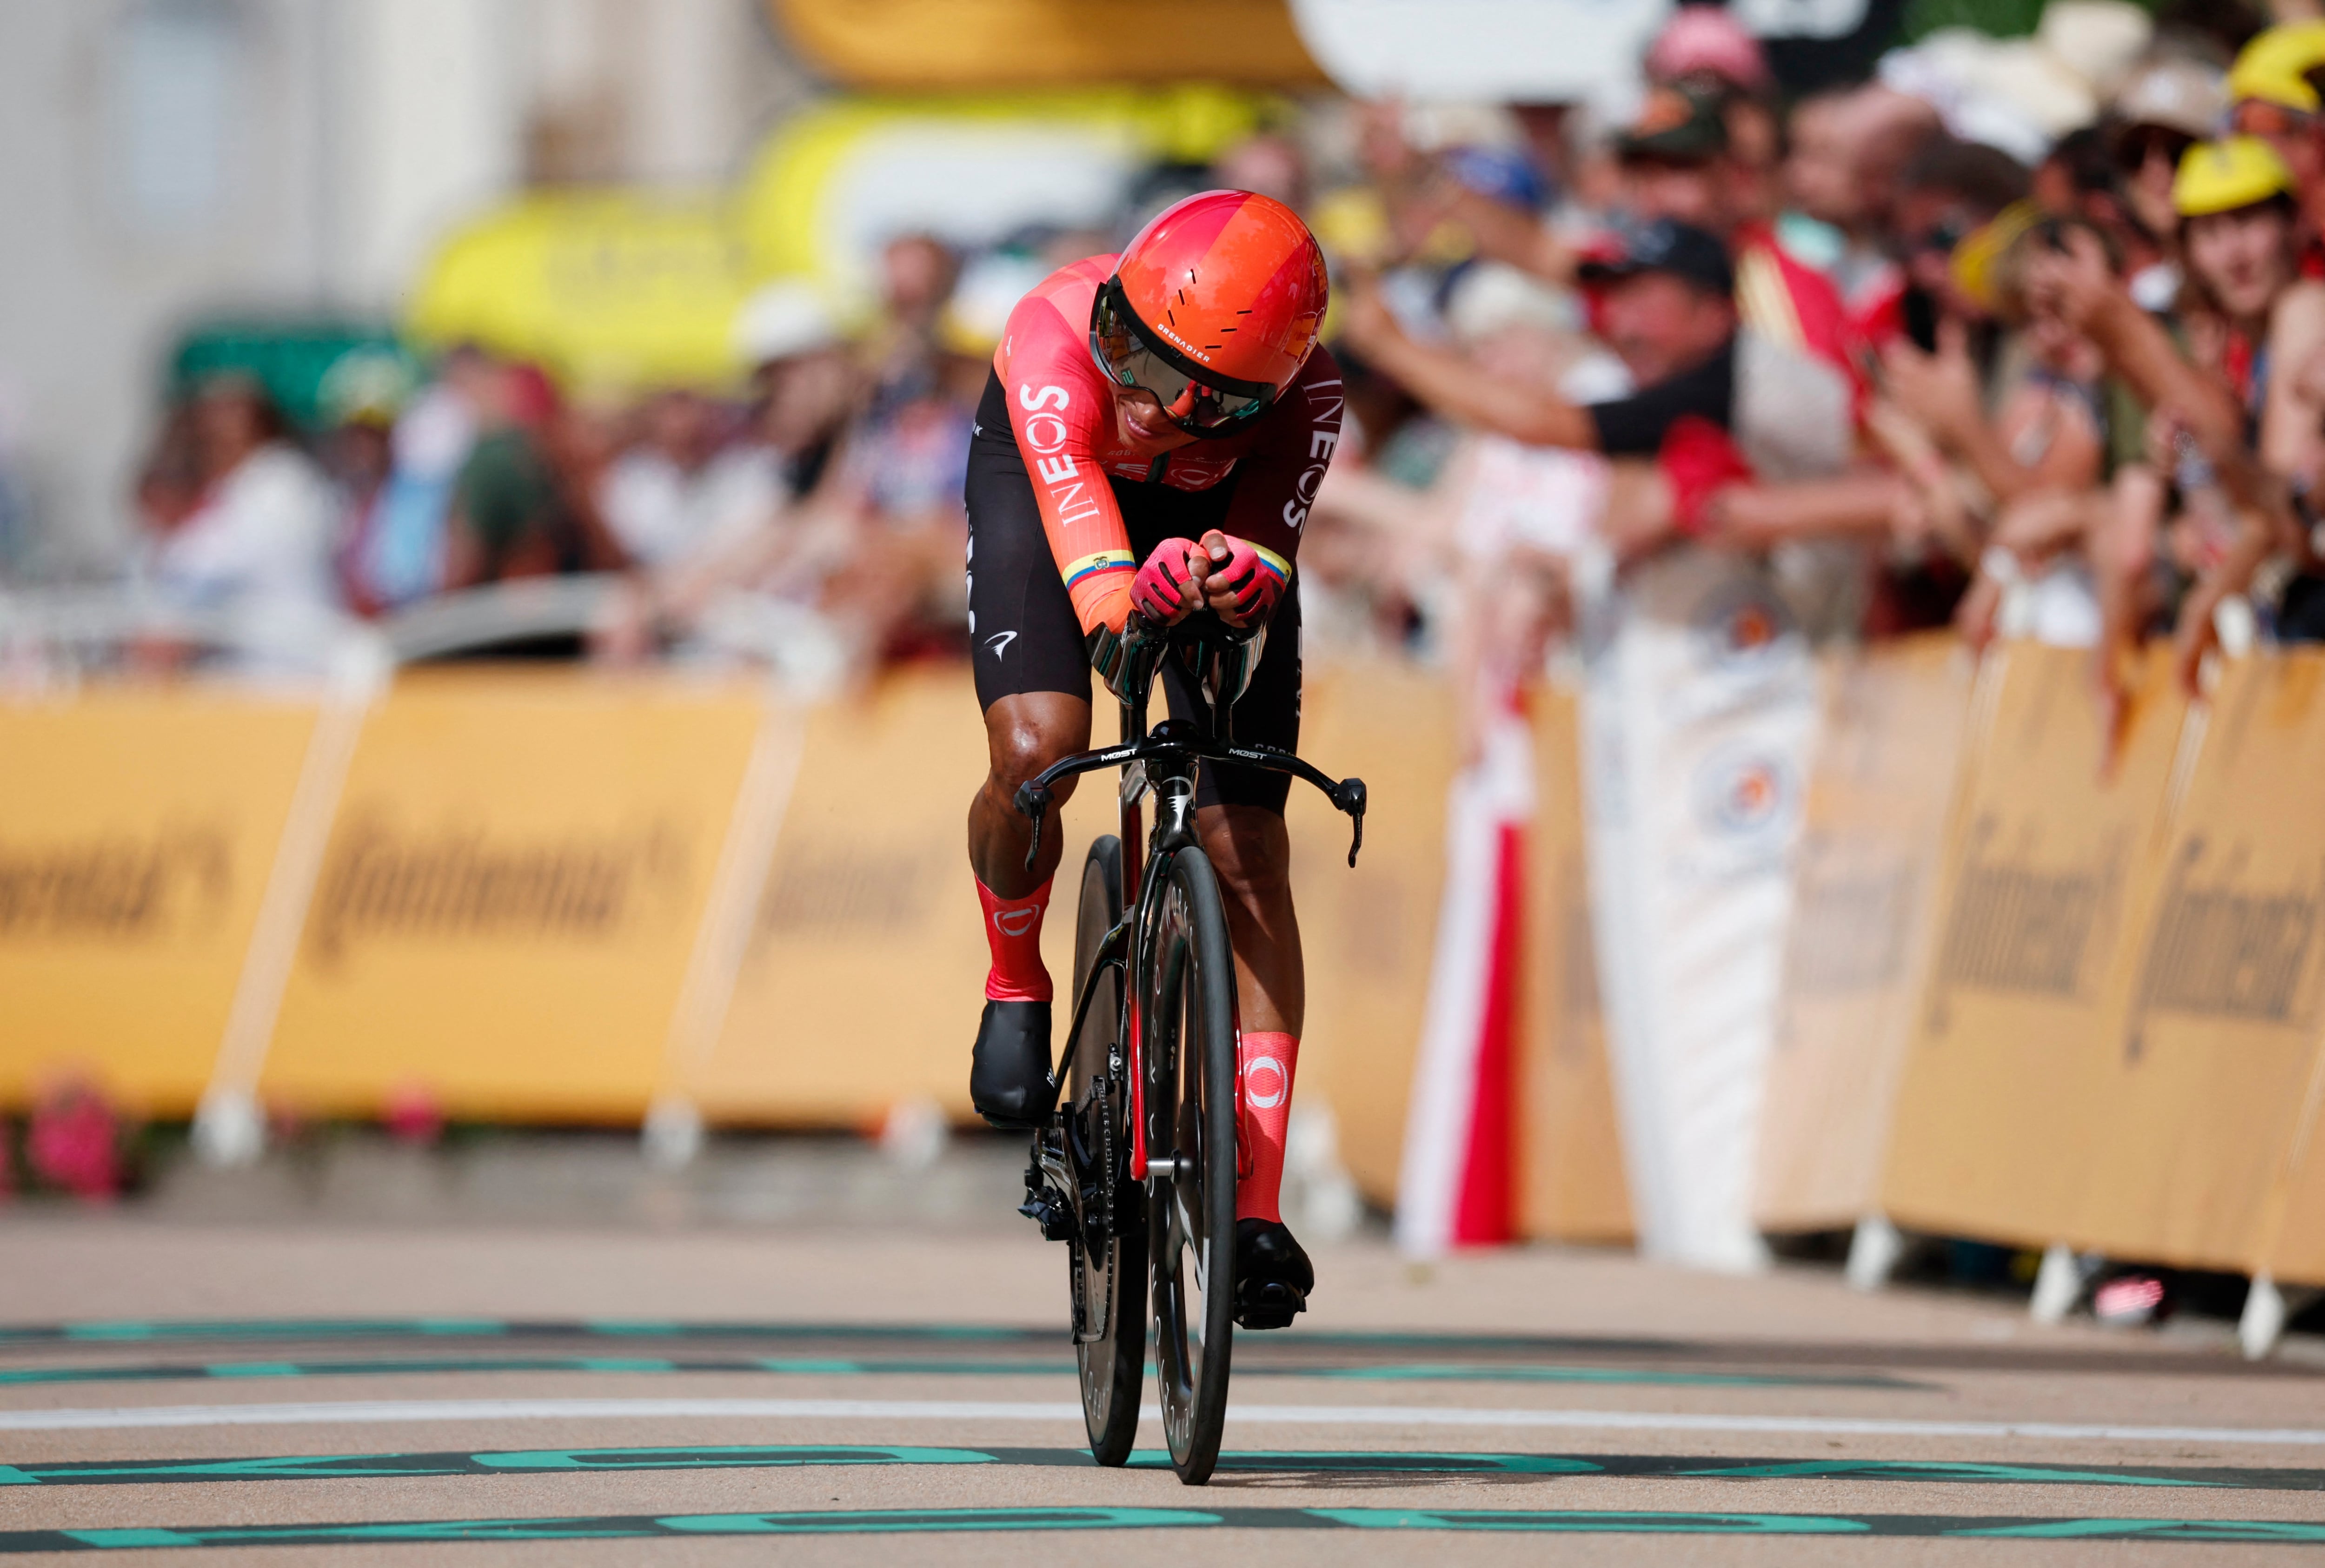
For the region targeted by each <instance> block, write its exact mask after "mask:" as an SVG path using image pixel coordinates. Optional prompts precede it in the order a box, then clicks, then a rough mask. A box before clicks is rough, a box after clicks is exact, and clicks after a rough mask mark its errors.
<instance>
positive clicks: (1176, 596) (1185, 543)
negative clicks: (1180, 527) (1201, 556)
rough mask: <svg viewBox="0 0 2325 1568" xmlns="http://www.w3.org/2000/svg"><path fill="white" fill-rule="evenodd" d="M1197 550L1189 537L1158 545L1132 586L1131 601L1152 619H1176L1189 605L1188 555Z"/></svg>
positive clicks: (1171, 620) (1139, 569) (1140, 568)
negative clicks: (1186, 587) (1187, 584)
mask: <svg viewBox="0 0 2325 1568" xmlns="http://www.w3.org/2000/svg"><path fill="white" fill-rule="evenodd" d="M1195 549H1196V545H1195V541H1194V540H1190V539H1166V540H1163V542H1162V543H1161V544H1158V545H1156V546H1155V547H1154V553H1153V554H1152V555H1150V556H1148V557H1147V558H1146V564H1145V565H1144V566H1143V567H1139V568H1138V576H1137V577H1136V578H1135V580H1134V581H1133V582H1132V583H1131V585H1130V602H1131V603H1132V604H1135V605H1137V606H1138V608H1139V609H1140V611H1142V612H1143V613H1145V614H1146V615H1147V616H1148V617H1149V618H1151V619H1153V620H1156V621H1160V622H1163V623H1165V624H1168V623H1171V622H1173V621H1176V620H1177V619H1178V618H1179V616H1180V614H1181V612H1182V611H1183V610H1184V609H1185V608H1186V603H1187V602H1186V598H1185V595H1184V592H1183V585H1184V584H1185V583H1186V582H1187V580H1188V577H1189V576H1190V573H1189V572H1188V570H1187V558H1188V557H1189V556H1191V555H1193V554H1194V553H1195Z"/></svg>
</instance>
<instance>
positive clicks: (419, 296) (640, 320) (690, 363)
mask: <svg viewBox="0 0 2325 1568" xmlns="http://www.w3.org/2000/svg"><path fill="white" fill-rule="evenodd" d="M753 281H755V278H754V276H753V275H752V273H751V272H750V269H749V268H748V266H747V265H746V247H745V244H744V241H743V236H742V231H741V230H740V228H739V227H737V226H736V225H735V224H734V223H733V222H732V221H731V220H730V216H729V213H728V209H727V202H726V201H725V200H724V199H723V198H668V197H660V196H655V195H653V194H649V193H645V192H639V191H621V190H614V191H588V192H536V193H534V194H532V195H529V196H525V197H522V198H518V199H517V200H515V201H513V202H511V203H509V204H508V205H507V206H505V207H504V208H500V209H499V210H497V211H495V212H491V213H488V214H486V216H484V217H480V218H477V220H475V221H474V222H472V223H469V224H468V225H467V226H464V227H462V228H461V229H459V231H458V232H457V233H455V234H454V235H452V237H451V238H450V239H449V240H447V241H446V242H445V244H443V246H442V247H441V248H440V250H439V251H438V252H437V253H436V254H435V255H434V256H433V257H432V258H431V260H430V262H429V264H428V268H427V271H426V272H424V273H423V274H422V275H421V280H420V284H419V287H418V288H417V289H416V290H415V291H413V296H412V308H411V312H410V317H409V325H410V327H411V329H412V333H413V334H414V335H415V336H416V337H420V338H421V339H422V340H423V341H425V342H428V343H431V344H434V345H436V346H448V345H450V344H454V343H459V342H462V341H464V340H473V341H475V342H477V343H481V344H483V345H484V346H486V347H488V348H491V349H493V350H494V351H496V353H500V354H503V355H508V356H510V357H512V358H514V359H521V360H531V361H533V362H536V363H538V364H542V366H544V367H546V368H547V369H548V370H549V371H551V373H552V374H556V375H557V376H559V377H560V378H561V379H562V380H564V381H565V382H566V383H567V384H568V385H569V386H576V387H579V388H582V389H588V388H591V387H636V386H663V385H681V386H694V387H700V388H705V389H712V390H715V389H718V388H720V387H723V386H726V385H728V384H730V383H733V382H734V381H735V380H736V378H737V377H738V376H739V375H740V374H742V372H743V370H744V368H745V367H744V365H743V364H741V362H740V361H739V360H738V359H737V357H736V350H735V338H734V332H735V317H736V311H737V310H738V309H741V307H742V303H743V300H744V299H745V297H746V295H747V294H748V292H749V291H750V285H751V284H752V282H753Z"/></svg>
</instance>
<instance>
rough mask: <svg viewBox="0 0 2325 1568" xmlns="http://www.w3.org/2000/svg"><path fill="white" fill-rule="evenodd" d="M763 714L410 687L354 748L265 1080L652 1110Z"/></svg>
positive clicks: (527, 690)
mask: <svg viewBox="0 0 2325 1568" xmlns="http://www.w3.org/2000/svg"><path fill="white" fill-rule="evenodd" d="M763 712H764V705H763V703H762V702H761V701H760V699H759V697H758V696H757V694H756V692H755V690H754V689H752V688H748V687H743V686H740V685H720V686H706V685H703V684H700V683H690V682H687V681H685V680H682V679H679V678H650V679H649V678H639V679H613V678H602V677H600V678H588V679H579V680H577V679H576V678H574V677H573V676H572V675H571V674H570V673H569V672H565V671H558V670H542V671H538V672H534V671H508V672H497V671H496V672H483V671H473V670H464V671H446V672H443V673H440V674H427V675H421V676H418V677H413V678H407V679H404V680H403V681H401V682H399V683H398V684H397V686H396V687H395V688H394V691H393V692H391V693H390V695H389V696H387V697H386V698H385V699H384V701H383V702H382V703H381V704H380V705H379V706H378V707H377V708H376V709H375V710H374V712H373V713H372V715H370V717H369V719H368V720H367V722H366V725H365V728H364V732H363V735H362V738H361V740H360V741H359V742H358V743H357V750H356V755H355V760H354V762H353V764H352V766H351V768H350V770H349V774H348V778H347V786H346V789H345V792H344V795H343V797H342V798H341V802H340V807H339V812H338V820H337V822H336V823H335V825H334V826H333V829H332V833H331V838H330V844H329V849H328V851H327V853H326V855H325V858H324V863H323V868H322V872H321V876H320V880H319V881H318V883H317V886H316V889H315V893H314V899H313V902H312V904H311V905H310V909H309V911H308V918H307V927H306V930H305V932H304V934H303V936H302V937H301V944H300V948H299V954H298V959H297V963H296V965H295V967H294V968H293V970H292V976H291V981H290V985H289V988H288V990H287V992H286V993H285V996H284V998H283V1011H282V1017H281V1020H280V1023H279V1024H278V1026H277V1028H276V1031H275V1036H274V1040H273V1047H272V1049H271V1050H270V1052H269V1054H268V1056H267V1059H266V1065H265V1071H264V1076H263V1078H262V1080H261V1085H262V1092H263V1093H264V1095H265V1096H266V1097H267V1098H268V1099H269V1100H273V1101H278V1102H286V1103H289V1104H292V1105H294V1106H297V1107H300V1108H301V1109H304V1110H308V1111H315V1112H322V1113H329V1114H367V1113H371V1112H374V1111H377V1110H378V1109H379V1107H380V1106H381V1105H382V1104H383V1103H384V1102H386V1101H387V1100H388V1099H389V1098H390V1097H392V1096H394V1095H395V1094H397V1093H404V1092H412V1091H417V1092H421V1093H427V1094H429V1095H431V1096H432V1097H433V1098H434V1099H436V1100H437V1101H438V1102H440V1104H441V1105H442V1106H443V1107H444V1108H445V1109H446V1110H447V1111H449V1112H451V1113H452V1114H455V1115H458V1116H464V1117H476V1118H481V1119H504V1120H512V1121H528V1120H530V1121H560V1120H575V1121H636V1120H637V1119H638V1118H639V1117H640V1116H641V1115H643V1114H644V1110H645V1107H646V1104H647V1101H648V1099H649V1097H650V1096H651V1094H652V1093H653V1090H654V1088H655V1086H656V1084H657V1083H658V1081H659V1075H660V1070H661V1065H662V1058H663V1052H664V1045H665V1041H666V1039H667V1037H668V1035H669V1031H670V1028H671V1020H672V1009H673V1006H674V1004H675V1001H676V999H677V995H678V992H679V988H680V985H681V981H682V979H683V977H684V974H685V973H686V970H687V966H688V963H689V960H690V956H691V955H692V954H693V951H694V947H695V941H696V936H697V931H698V928H699V925H700V923H701V918H702V912H703V908H704V901H705V898H706V895H707V890H708V888H709V882H710V880H711V873H712V868H713V865H714V863H715V862H716V860H717V857H718V853H719V848H720V845H721V844H722V842H723V841H724V838H725V836H726V834H727V827H728V823H729V820H730V818H731V817H732V816H733V814H734V811H735V807H736V793H737V790H738V789H739V787H740V785H741V782H742V779H743V773H744V768H745V764H746V761H747V759H748V757H749V754H750V751H751V745H752V741H753V738H754V736H755V733H756V732H757V729H758V725H759V724H760V721H761V715H762V714H763Z"/></svg>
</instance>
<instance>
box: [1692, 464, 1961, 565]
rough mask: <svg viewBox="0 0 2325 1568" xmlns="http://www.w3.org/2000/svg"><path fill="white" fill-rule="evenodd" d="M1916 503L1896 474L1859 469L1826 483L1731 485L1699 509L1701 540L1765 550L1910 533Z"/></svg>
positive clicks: (1821, 480) (1823, 480)
mask: <svg viewBox="0 0 2325 1568" xmlns="http://www.w3.org/2000/svg"><path fill="white" fill-rule="evenodd" d="M1918 504H1919V503H1918V499H1917V497H1916V496H1915V494H1914V492H1913V486H1912V485H1911V484H1908V483H1907V482H1906V481H1905V480H1904V478H1903V477H1901V476H1900V475H1895V474H1892V473H1889V472H1887V471H1885V470H1882V469H1869V468H1868V469H1865V470H1862V471H1860V472H1857V473H1854V474H1841V475H1835V476H1833V477H1832V478H1829V479H1796V480H1792V481H1791V482H1789V483H1786V484H1731V485H1729V486H1728V488H1727V489H1725V490H1722V491H1720V492H1719V493H1717V494H1715V495H1714V496H1712V498H1711V499H1710V501H1709V503H1707V504H1706V505H1705V508H1704V513H1703V521H1704V524H1705V535H1704V537H1705V540H1706V542H1708V543H1712V544H1723V545H1728V546H1732V547H1734V548H1736V549H1755V550H1756V549H1772V548H1774V546H1776V545H1780V544H1786V543H1789V542H1792V541H1793V540H1811V539H1876V538H1885V537H1887V536H1888V535H1891V534H1894V533H1900V532H1911V531H1913V521H1912V520H1913V518H1914V517H1915V515H1916V509H1917V507H1918Z"/></svg>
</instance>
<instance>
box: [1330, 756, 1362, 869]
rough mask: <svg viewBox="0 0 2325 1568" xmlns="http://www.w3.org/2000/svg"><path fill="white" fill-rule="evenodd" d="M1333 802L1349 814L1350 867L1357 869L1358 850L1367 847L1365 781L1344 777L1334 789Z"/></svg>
mask: <svg viewBox="0 0 2325 1568" xmlns="http://www.w3.org/2000/svg"><path fill="white" fill-rule="evenodd" d="M1332 804H1333V805H1335V806H1337V807H1339V808H1340V809H1341V810H1343V811H1345V812H1347V813H1348V817H1349V821H1350V824H1351V826H1350V828H1349V833H1348V869H1349V870H1350V871H1354V870H1356V869H1357V851H1358V850H1360V849H1362V848H1364V847H1365V781H1364V780H1363V779H1341V780H1340V787H1339V788H1338V789H1335V790H1333V791H1332Z"/></svg>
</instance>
